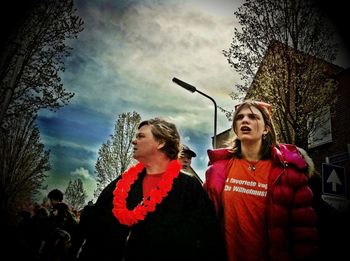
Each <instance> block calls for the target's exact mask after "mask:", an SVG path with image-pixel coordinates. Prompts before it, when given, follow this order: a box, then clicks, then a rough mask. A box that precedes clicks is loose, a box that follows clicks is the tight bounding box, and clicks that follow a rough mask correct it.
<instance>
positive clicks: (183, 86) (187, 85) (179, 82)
mask: <svg viewBox="0 0 350 261" xmlns="http://www.w3.org/2000/svg"><path fill="white" fill-rule="evenodd" d="M173 82H174V83H176V84H178V85H180V86H181V87H182V88H184V89H186V90H188V91H190V92H192V93H194V92H198V93H199V94H202V95H203V96H205V97H207V98H208V99H210V100H211V101H212V102H213V103H214V138H213V147H214V149H215V148H216V122H217V105H216V102H215V100H214V99H213V98H212V97H210V96H209V95H207V94H205V93H203V92H201V91H200V90H198V89H197V88H196V87H194V86H192V85H190V84H188V83H186V82H183V81H181V80H179V79H177V78H175V77H174V78H173Z"/></svg>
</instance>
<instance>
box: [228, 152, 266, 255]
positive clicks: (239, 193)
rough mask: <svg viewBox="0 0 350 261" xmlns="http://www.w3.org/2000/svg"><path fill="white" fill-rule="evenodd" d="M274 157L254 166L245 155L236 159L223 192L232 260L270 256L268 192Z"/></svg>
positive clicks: (229, 252)
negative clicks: (267, 221)
mask: <svg viewBox="0 0 350 261" xmlns="http://www.w3.org/2000/svg"><path fill="white" fill-rule="evenodd" d="M270 171H271V161H269V160H266V161H259V162H258V163H257V164H255V170H252V168H251V164H250V163H249V162H248V161H246V160H243V159H237V158H236V159H233V162H232V165H231V168H230V169H229V173H228V177H227V179H226V182H225V187H224V191H223V193H222V200H223V207H224V222H225V237H226V244H227V252H228V260H229V261H242V260H245V261H257V260H259V261H264V260H268V258H267V255H268V248H267V245H266V244H267V240H268V237H267V224H266V215H265V213H266V194H267V183H268V176H269V173H270Z"/></svg>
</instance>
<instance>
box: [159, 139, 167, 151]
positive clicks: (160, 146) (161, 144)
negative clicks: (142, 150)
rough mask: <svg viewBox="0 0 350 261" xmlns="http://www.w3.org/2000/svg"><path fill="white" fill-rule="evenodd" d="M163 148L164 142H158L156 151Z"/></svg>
mask: <svg viewBox="0 0 350 261" xmlns="http://www.w3.org/2000/svg"><path fill="white" fill-rule="evenodd" d="M164 146H165V141H162V140H160V141H159V142H158V146H157V149H159V150H160V149H161V148H163V147H164Z"/></svg>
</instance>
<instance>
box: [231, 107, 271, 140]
mask: <svg viewBox="0 0 350 261" xmlns="http://www.w3.org/2000/svg"><path fill="white" fill-rule="evenodd" d="M234 131H235V133H236V135H237V137H238V139H239V140H240V141H241V142H242V143H243V142H257V141H260V140H261V139H262V136H263V135H264V134H267V132H268V131H267V129H266V126H265V122H264V118H263V116H262V113H261V112H260V111H259V110H258V109H257V108H255V107H254V106H251V107H250V108H249V107H248V106H245V107H243V108H242V109H241V110H240V111H239V112H238V113H237V115H236V121H235V122H234Z"/></svg>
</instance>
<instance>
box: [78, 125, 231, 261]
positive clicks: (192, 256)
mask: <svg viewBox="0 0 350 261" xmlns="http://www.w3.org/2000/svg"><path fill="white" fill-rule="evenodd" d="M132 144H133V157H134V158H135V159H136V160H137V161H138V163H137V164H136V165H134V166H132V167H130V168H129V169H128V170H127V171H125V172H124V173H123V174H122V175H120V176H118V177H117V178H116V180H114V181H113V182H111V183H110V184H109V185H108V186H107V187H106V188H105V189H104V190H103V191H102V193H101V194H100V196H99V197H98V199H97V201H96V203H95V205H94V206H93V210H92V211H90V213H89V214H88V215H84V216H81V220H80V222H82V224H84V227H85V228H86V229H88V231H86V232H85V233H84V234H85V235H86V240H85V242H84V244H83V246H82V248H81V251H80V253H79V259H78V260H115V261H121V260H124V261H134V260H135V261H136V260H137V261H139V260H146V261H161V260H162V261H164V260H167V261H172V260H174V261H175V260H176V261H178V260H182V261H183V260H191V261H205V260H207V261H209V260H210V261H212V260H225V254H226V252H225V248H224V247H225V244H224V239H223V236H222V233H221V231H220V225H219V221H218V219H217V217H216V214H215V209H214V205H213V203H212V202H211V201H210V199H209V197H208V195H207V193H206V192H205V191H204V189H203V187H202V185H201V183H200V182H199V181H198V180H197V179H196V178H194V177H192V176H189V175H186V174H184V173H183V172H182V171H181V165H180V162H179V161H178V160H177V159H178V154H179V150H180V136H179V133H178V130H177V128H176V126H175V125H174V124H173V123H171V122H168V121H166V120H163V119H160V118H154V119H150V120H145V121H142V122H141V123H140V124H139V126H138V130H137V132H136V137H135V139H134V140H133V141H132ZM88 223H90V224H88Z"/></svg>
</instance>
